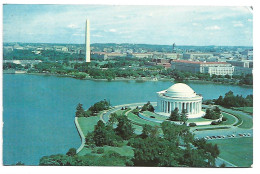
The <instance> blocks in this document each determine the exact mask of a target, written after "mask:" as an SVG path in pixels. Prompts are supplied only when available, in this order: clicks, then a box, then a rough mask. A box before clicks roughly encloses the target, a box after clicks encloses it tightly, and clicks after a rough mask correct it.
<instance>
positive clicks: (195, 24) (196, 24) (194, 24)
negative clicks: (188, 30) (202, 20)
mask: <svg viewBox="0 0 260 174" xmlns="http://www.w3.org/2000/svg"><path fill="white" fill-rule="evenodd" d="M192 25H193V26H199V25H200V24H198V23H196V22H194V23H192Z"/></svg>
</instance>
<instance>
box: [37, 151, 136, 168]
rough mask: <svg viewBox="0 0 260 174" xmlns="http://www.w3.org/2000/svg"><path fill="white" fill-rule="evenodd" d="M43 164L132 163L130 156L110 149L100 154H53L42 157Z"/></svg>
mask: <svg viewBox="0 0 260 174" xmlns="http://www.w3.org/2000/svg"><path fill="white" fill-rule="evenodd" d="M39 165H41V166H126V165H132V161H131V159H130V158H129V157H125V156H121V155H120V154H119V153H117V152H114V151H108V152H105V153H103V154H100V155H93V154H87V155H84V156H78V155H74V156H72V155H63V154H58V155H51V156H44V157H42V158H41V159H40V162H39Z"/></svg>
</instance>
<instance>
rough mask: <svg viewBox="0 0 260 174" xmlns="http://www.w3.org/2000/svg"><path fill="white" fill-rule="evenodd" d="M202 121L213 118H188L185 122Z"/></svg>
mask: <svg viewBox="0 0 260 174" xmlns="http://www.w3.org/2000/svg"><path fill="white" fill-rule="evenodd" d="M202 121H213V120H211V119H206V118H189V119H188V121H187V123H194V122H202Z"/></svg>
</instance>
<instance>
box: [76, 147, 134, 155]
mask: <svg viewBox="0 0 260 174" xmlns="http://www.w3.org/2000/svg"><path fill="white" fill-rule="evenodd" d="M99 148H103V149H104V153H106V152H108V151H114V152H117V153H119V154H120V155H122V156H128V157H133V156H134V151H133V148H132V147H130V146H126V145H125V146H122V147H112V146H103V147H95V148H93V149H91V148H87V147H84V148H83V149H82V150H81V151H80V152H79V153H78V155H79V156H83V155H86V154H94V153H91V152H92V151H96V150H97V149H99ZM96 155H99V154H96Z"/></svg>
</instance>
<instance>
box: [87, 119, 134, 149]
mask: <svg viewBox="0 0 260 174" xmlns="http://www.w3.org/2000/svg"><path fill="white" fill-rule="evenodd" d="M116 122H117V126H116V128H113V125H114V123H116ZM133 135H134V128H133V127H132V124H131V122H130V120H128V118H127V117H126V116H118V117H113V119H110V120H109V122H108V124H104V123H103V122H102V121H101V120H99V121H98V123H97V125H95V129H94V131H93V132H90V133H88V134H87V136H86V139H85V142H86V145H87V146H88V147H95V146H98V147H101V146H105V145H108V146H120V144H122V141H123V140H128V139H130V138H131V137H132V136H133Z"/></svg>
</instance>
